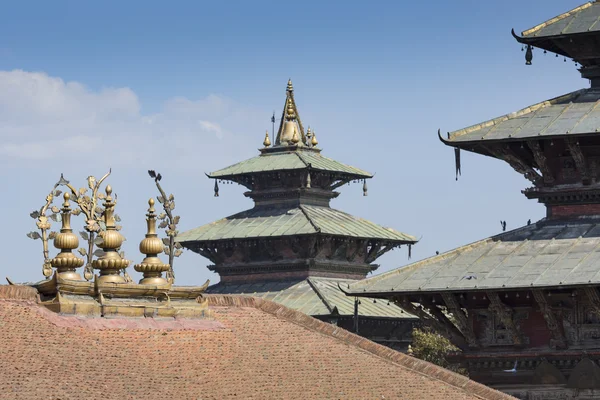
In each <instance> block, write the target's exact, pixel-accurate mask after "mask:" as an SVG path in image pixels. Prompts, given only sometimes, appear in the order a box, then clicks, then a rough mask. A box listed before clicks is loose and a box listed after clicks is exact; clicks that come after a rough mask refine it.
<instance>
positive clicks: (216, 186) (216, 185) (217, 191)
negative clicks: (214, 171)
mask: <svg viewBox="0 0 600 400" xmlns="http://www.w3.org/2000/svg"><path fill="white" fill-rule="evenodd" d="M215 197H219V181H217V180H216V179H215Z"/></svg>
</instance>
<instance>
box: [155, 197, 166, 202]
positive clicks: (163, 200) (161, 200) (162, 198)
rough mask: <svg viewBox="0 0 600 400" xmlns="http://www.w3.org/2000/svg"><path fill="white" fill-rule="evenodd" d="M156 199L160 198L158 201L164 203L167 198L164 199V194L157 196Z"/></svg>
mask: <svg viewBox="0 0 600 400" xmlns="http://www.w3.org/2000/svg"><path fill="white" fill-rule="evenodd" d="M156 200H158V202H159V203H160V204H162V203H164V202H165V199H164V197H162V196H156Z"/></svg>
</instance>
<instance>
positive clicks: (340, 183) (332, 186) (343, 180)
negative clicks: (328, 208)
mask: <svg viewBox="0 0 600 400" xmlns="http://www.w3.org/2000/svg"><path fill="white" fill-rule="evenodd" d="M348 182H350V180H349V179H341V180H340V181H339V182H336V183H334V184H333V185H331V186H329V190H335V189H337V188H339V187H340V186H344V185H345V184H346V183H348Z"/></svg>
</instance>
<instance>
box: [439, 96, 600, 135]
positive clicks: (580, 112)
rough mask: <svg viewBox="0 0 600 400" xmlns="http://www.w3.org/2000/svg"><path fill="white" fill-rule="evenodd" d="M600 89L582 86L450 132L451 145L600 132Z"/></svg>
mask: <svg viewBox="0 0 600 400" xmlns="http://www.w3.org/2000/svg"><path fill="white" fill-rule="evenodd" d="M599 105H600V90H598V89H594V88H593V89H582V90H578V91H576V92H572V93H569V94H566V95H564V96H560V97H557V98H554V99H552V100H547V101H544V102H542V103H538V104H535V105H532V106H529V107H527V108H524V109H522V110H520V111H517V112H514V113H512V114H507V115H504V116H502V117H499V118H496V119H493V120H490V121H487V122H483V123H481V124H477V125H473V126H471V127H468V128H464V129H461V130H458V131H455V132H451V133H450V139H449V140H448V141H446V143H448V142H449V144H450V145H455V144H459V143H468V142H486V141H494V140H523V139H529V138H538V139H540V138H548V137H552V136H568V135H582V134H591V133H593V134H598V128H599V127H600V107H599Z"/></svg>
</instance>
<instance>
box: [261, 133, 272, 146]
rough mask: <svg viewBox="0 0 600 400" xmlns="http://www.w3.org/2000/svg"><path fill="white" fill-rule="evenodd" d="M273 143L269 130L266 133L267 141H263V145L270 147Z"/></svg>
mask: <svg viewBox="0 0 600 400" xmlns="http://www.w3.org/2000/svg"><path fill="white" fill-rule="evenodd" d="M270 145H271V139H269V131H267V132H266V133H265V141H264V142H263V146H265V147H269V146H270Z"/></svg>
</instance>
